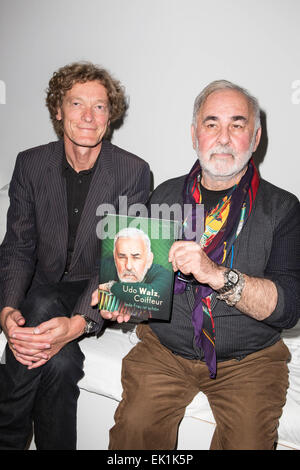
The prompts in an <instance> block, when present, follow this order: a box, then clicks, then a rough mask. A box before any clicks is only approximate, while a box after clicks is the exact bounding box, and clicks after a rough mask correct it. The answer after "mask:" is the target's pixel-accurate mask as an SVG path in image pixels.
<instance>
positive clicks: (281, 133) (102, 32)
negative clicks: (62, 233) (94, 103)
mask: <svg viewBox="0 0 300 470" xmlns="http://www.w3.org/2000/svg"><path fill="white" fill-rule="evenodd" d="M299 18H300V1H299V0H252V1H251V2H250V1H249V0H214V1H212V2H207V1H204V0H85V1H82V0H42V1H41V0H0V45H1V48H0V133H1V135H0V137H1V139H0V159H1V161H0V173H1V174H0V188H1V187H2V186H4V185H5V184H6V183H8V182H9V180H10V177H11V173H12V170H13V166H14V162H15V158H16V155H17V152H19V151H21V150H24V149H26V148H29V147H33V146H36V145H40V144H43V143H46V142H48V141H51V140H54V139H55V138H56V137H55V134H54V131H53V130H52V127H51V124H50V120H49V117H48V111H47V109H46V107H45V104H44V103H45V89H46V88H47V85H48V81H49V79H50V77H51V75H52V73H53V71H54V70H56V69H57V68H58V67H60V66H62V65H65V64H67V63H70V62H73V61H76V60H90V61H92V62H95V63H97V64H100V65H102V66H104V67H105V68H107V69H108V70H110V71H111V72H112V74H113V75H114V76H115V77H116V78H118V79H119V80H121V82H122V83H123V84H124V86H125V88H126V92H127V94H128V95H129V97H130V108H129V111H128V116H127V118H126V120H125V123H124V125H123V126H122V128H120V129H119V130H117V131H116V132H115V133H114V136H113V142H114V143H116V144H117V145H119V146H121V147H124V148H125V149H127V150H130V151H132V152H134V153H136V154H138V155H140V156H141V157H142V158H144V159H145V160H147V161H148V162H149V163H150V166H151V169H152V172H153V175H154V186H157V184H159V183H160V182H162V181H163V180H165V179H168V178H170V177H174V176H178V175H180V174H182V173H186V172H187V171H188V170H189V169H190V167H191V166H192V164H193V162H194V160H195V154H194V151H193V149H192V144H191V139H190V122H191V116H192V108H193V101H194V98H195V96H196V95H197V94H198V92H199V91H200V90H201V89H202V88H203V87H204V86H205V85H207V83H208V82H210V81H212V80H216V79H223V78H224V79H228V80H231V81H233V82H236V83H238V84H239V85H241V86H244V87H246V88H248V89H249V91H250V92H251V93H253V94H254V95H256V96H257V97H258V99H259V100H260V103H261V106H262V109H263V110H264V111H265V113H266V129H265V138H264V141H263V144H262V147H261V150H260V153H259V160H263V161H262V162H261V164H260V166H259V169H260V172H261V174H262V176H263V177H264V178H266V179H268V180H269V181H271V182H273V183H274V184H276V185H279V186H281V187H283V188H285V189H287V190H289V191H291V192H293V193H295V194H297V195H298V197H299V196H300V190H299V169H300V164H299V161H300V155H299V145H298V142H299V133H300V125H299V124H300V122H299V121H300V119H299V118H300V70H299V58H300V28H299ZM263 156H264V158H262V157H263Z"/></svg>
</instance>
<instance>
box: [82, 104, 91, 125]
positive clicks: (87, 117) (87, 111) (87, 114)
mask: <svg viewBox="0 0 300 470" xmlns="http://www.w3.org/2000/svg"><path fill="white" fill-rule="evenodd" d="M81 118H82V119H83V120H84V121H85V122H92V121H93V119H94V114H93V110H92V108H89V107H86V108H85V109H84V111H83V113H82V115H81Z"/></svg>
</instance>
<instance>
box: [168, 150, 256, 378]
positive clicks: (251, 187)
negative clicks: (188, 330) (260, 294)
mask: <svg viewBox="0 0 300 470" xmlns="http://www.w3.org/2000/svg"><path fill="white" fill-rule="evenodd" d="M199 181H201V167H200V163H199V161H198V160H197V161H196V162H195V164H194V166H193V168H192V169H191V171H190V173H189V175H188V176H187V178H186V180H185V183H184V188H183V204H189V205H191V207H192V209H191V210H192V216H191V217H190V218H189V220H191V223H192V224H193V223H194V219H195V217H196V205H197V204H201V190H200V185H199V184H198V182H199ZM258 186H259V175H258V172H257V169H256V167H255V165H254V162H253V160H252V159H251V160H250V162H249V165H248V169H247V171H246V173H245V174H244V176H243V177H242V178H241V180H240V182H239V184H237V185H235V186H234V187H233V188H232V190H231V191H230V193H229V194H227V195H226V196H225V197H224V198H223V199H222V200H221V201H219V203H218V204H217V206H216V207H215V208H213V209H212V210H211V211H210V212H209V213H208V212H207V211H205V231H204V234H203V236H202V239H201V242H200V244H201V246H202V247H203V250H204V251H205V253H206V254H207V255H208V256H209V258H210V259H211V260H212V261H214V262H215V263H217V264H220V265H221V264H223V263H224V262H225V259H226V257H227V255H228V254H229V253H230V251H231V250H232V249H233V245H234V242H235V239H236V238H237V236H238V235H239V233H240V231H241V229H242V227H243V226H244V225H245V223H246V221H247V219H248V217H249V215H250V213H251V210H252V207H253V204H254V201H255V197H256V193H257V189H258ZM186 285H187V283H186V282H184V281H182V280H181V279H180V278H178V277H176V278H175V288H174V292H175V294H180V293H183V292H184V291H185V289H186ZM212 294H213V290H212V289H211V288H210V287H209V286H208V285H207V284H200V283H197V286H196V289H195V302H194V308H193V311H192V323H193V326H194V332H195V339H196V344H197V346H198V347H199V348H201V349H202V350H203V352H204V358H205V362H206V364H207V366H208V369H209V372H210V377H211V378H215V377H216V373H217V361H216V352H215V326H214V320H213V316H212V309H211V298H212Z"/></svg>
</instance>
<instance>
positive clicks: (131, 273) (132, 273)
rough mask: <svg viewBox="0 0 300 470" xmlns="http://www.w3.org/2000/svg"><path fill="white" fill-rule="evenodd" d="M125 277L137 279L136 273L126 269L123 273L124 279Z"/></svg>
mask: <svg viewBox="0 0 300 470" xmlns="http://www.w3.org/2000/svg"><path fill="white" fill-rule="evenodd" d="M124 276H134V277H137V275H136V272H135V271H132V270H128V269H125V271H122V277H124Z"/></svg>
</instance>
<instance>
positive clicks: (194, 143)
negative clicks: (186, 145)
mask: <svg viewBox="0 0 300 470" xmlns="http://www.w3.org/2000/svg"><path fill="white" fill-rule="evenodd" d="M191 136H192V142H193V148H194V149H196V129H195V126H194V124H192V125H191Z"/></svg>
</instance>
